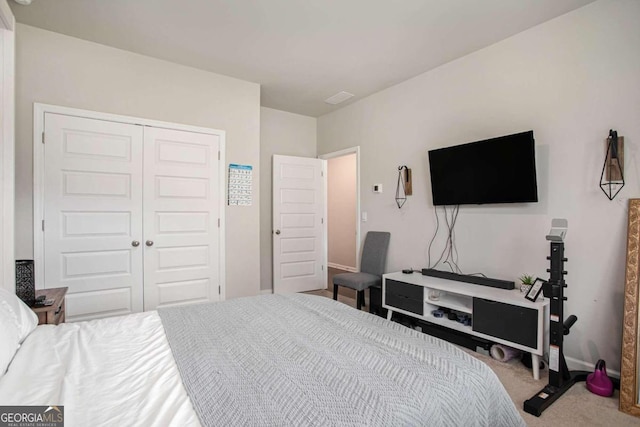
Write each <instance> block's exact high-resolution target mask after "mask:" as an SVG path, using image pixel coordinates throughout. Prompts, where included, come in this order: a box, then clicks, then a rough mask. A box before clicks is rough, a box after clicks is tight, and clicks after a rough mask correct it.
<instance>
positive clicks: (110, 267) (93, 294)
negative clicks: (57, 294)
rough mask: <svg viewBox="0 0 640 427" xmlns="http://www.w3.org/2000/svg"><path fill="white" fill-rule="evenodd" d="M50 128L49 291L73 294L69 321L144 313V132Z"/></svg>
mask: <svg viewBox="0 0 640 427" xmlns="http://www.w3.org/2000/svg"><path fill="white" fill-rule="evenodd" d="M44 125H45V135H46V143H45V146H44V154H45V170H44V200H43V202H44V224H43V226H44V248H45V250H44V271H45V274H44V287H45V288H56V287H61V286H67V287H68V288H69V293H68V296H67V299H68V306H67V320H69V321H74V320H88V319H92V318H98V317H104V316H110V315H117V314H127V313H131V312H138V311H142V308H143V295H142V292H143V287H142V262H143V259H142V257H143V249H142V247H135V246H133V245H132V242H133V241H140V240H141V239H142V231H143V230H142V161H143V160H142V142H143V129H142V127H141V126H136V125H130V124H122V123H114V122H109V121H103V120H95V119H87V118H80V117H74V116H67V115H61V114H53V113H46V114H45V123H44Z"/></svg>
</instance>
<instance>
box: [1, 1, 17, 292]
mask: <svg viewBox="0 0 640 427" xmlns="http://www.w3.org/2000/svg"><path fill="white" fill-rule="evenodd" d="M14 69H15V19H14V17H13V14H12V13H11V9H9V5H8V4H7V2H6V1H5V0H1V1H0V288H5V289H7V290H9V291H11V292H14V291H15V256H14V238H13V235H14V201H13V199H14V157H15V154H14V153H15V148H14V146H15V139H14V127H15V121H14V110H15V105H14V104H15V102H14V101H15V99H14Z"/></svg>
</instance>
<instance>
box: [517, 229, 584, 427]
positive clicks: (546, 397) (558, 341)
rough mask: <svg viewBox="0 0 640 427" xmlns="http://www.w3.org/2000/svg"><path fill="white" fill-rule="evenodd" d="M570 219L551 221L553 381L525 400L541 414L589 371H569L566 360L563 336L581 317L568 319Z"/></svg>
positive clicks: (548, 293) (547, 290) (547, 287)
mask: <svg viewBox="0 0 640 427" xmlns="http://www.w3.org/2000/svg"><path fill="white" fill-rule="evenodd" d="M567 226H568V222H567V220H566V219H559V218H555V219H553V220H552V221H551V231H550V232H549V234H548V235H547V240H549V241H550V246H551V253H550V255H549V256H548V257H547V259H548V260H549V262H550V268H549V269H547V272H548V273H549V280H548V281H546V282H544V283H543V284H542V292H543V294H544V296H545V297H547V298H549V299H550V300H551V301H550V312H549V384H547V385H546V386H545V387H544V388H543V389H542V390H540V391H539V392H538V393H536V394H535V395H534V396H533V397H532V398H531V399H528V400H525V402H524V410H525V412H527V413H529V414H532V415H535V416H536V417H539V416H540V415H541V414H542V411H544V410H545V409H547V408H548V407H549V406H550V405H551V404H552V403H553V402H555V401H556V400H557V399H558V398H559V397H560V396H562V395H563V394H564V392H566V391H567V390H569V389H570V388H571V386H573V385H574V384H575V383H576V382H579V381H586V379H587V375H589V372H587V371H572V372H569V369H568V368H567V362H566V361H565V359H564V353H563V339H564V336H565V335H568V334H569V331H570V329H571V326H573V324H574V323H575V322H576V321H577V320H578V318H577V317H576V316H574V315H571V316H569V317H567V320H566V321H565V320H564V310H563V308H564V307H563V306H564V302H565V301H566V300H567V297H565V296H564V288H566V287H567V284H566V283H565V281H564V275H565V274H567V272H566V271H565V270H564V263H565V262H567V258H565V257H564V236H565V235H566V233H567Z"/></svg>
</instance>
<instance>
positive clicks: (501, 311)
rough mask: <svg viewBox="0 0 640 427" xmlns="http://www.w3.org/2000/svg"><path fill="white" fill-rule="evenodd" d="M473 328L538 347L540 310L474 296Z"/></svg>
mask: <svg viewBox="0 0 640 427" xmlns="http://www.w3.org/2000/svg"><path fill="white" fill-rule="evenodd" d="M473 330H474V331H476V332H480V333H483V334H487V335H491V336H493V337H496V338H502V339H503V340H507V341H511V342H514V343H518V344H521V345H525V346H527V347H531V348H536V346H537V337H538V311H537V310H534V309H532V308H526V307H520V306H517V305H511V304H505V303H502V302H496V301H488V300H485V299H482V298H474V299H473Z"/></svg>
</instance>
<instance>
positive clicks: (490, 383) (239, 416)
mask: <svg viewBox="0 0 640 427" xmlns="http://www.w3.org/2000/svg"><path fill="white" fill-rule="evenodd" d="M7 294H8V293H5V294H0V305H3V307H0V308H2V310H0V324H1V325H2V329H1V330H0V340H1V342H0V345H3V347H2V348H3V349H4V350H2V351H4V356H3V355H2V354H0V372H4V369H6V372H4V375H2V376H0V405H63V406H64V415H65V423H66V424H65V425H67V426H86V425H92V426H97V425H141V426H168V425H175V426H199V425H296V426H297V425H354V426H355V425H385V426H391V425H430V426H450V425H465V426H467V425H478V426H519V425H525V423H524V421H523V420H522V418H521V417H520V415H519V413H518V411H517V410H516V408H515V406H514V404H513V402H512V401H511V399H510V398H509V396H508V395H507V393H506V391H505V390H504V388H503V386H502V384H501V383H500V381H499V380H498V379H497V377H496V376H495V374H494V373H493V372H492V371H491V370H490V369H489V368H488V367H487V366H486V365H485V364H484V363H482V362H481V361H479V360H477V359H475V358H473V357H472V356H470V355H469V354H467V353H466V352H463V351H461V350H460V349H458V348H457V347H455V346H453V345H451V344H449V343H447V342H445V341H442V340H439V339H437V338H433V337H430V336H428V335H425V334H421V333H419V332H416V331H413V330H411V329H408V328H406V327H404V326H402V325H399V324H397V323H393V322H389V321H387V320H385V319H382V318H379V317H376V316H373V315H370V314H368V313H365V312H361V311H358V310H355V309H353V308H351V307H348V306H346V305H344V304H341V303H338V302H336V301H333V300H331V299H328V298H323V297H318V296H312V295H304V294H292V295H263V296H258V297H249V298H239V299H235V300H230V301H226V302H220V303H211V304H198V305H192V306H184V307H170V308H165V309H160V310H159V311H152V312H145V313H137V314H133V315H128V316H121V317H114V318H108V319H102V320H94V321H90V322H78V323H68V324H62V325H58V326H51V325H41V326H38V327H35V326H34V325H32V324H30V323H29V322H30V321H32V320H33V319H30V316H29V314H28V313H29V312H30V310H28V308H26V306H22V307H20V304H21V303H19V302H18V303H16V302H15V301H10V302H9V303H7V301H6V300H7V299H10V298H9V297H8V296H7ZM3 299H4V300H3ZM16 300H17V299H16ZM12 304H13V306H12ZM25 309H26V311H25ZM12 310H13V311H14V313H13V314H12V313H11V311H12ZM15 342H17V343H18V344H17V345H15ZM6 343H10V344H11V345H8V346H7V345H4V344H6ZM13 347H17V349H16V350H15V353H14V354H13V356H12V357H11V359H10V361H9V363H8V366H5V367H4V368H3V366H2V358H3V357H4V360H5V365H7V362H6V359H7V353H9V351H7V348H9V349H10V348H13ZM0 353H1V352H0Z"/></svg>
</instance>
